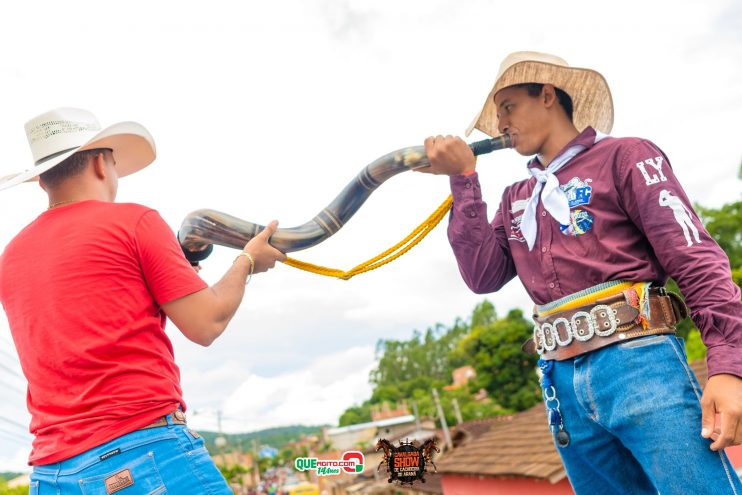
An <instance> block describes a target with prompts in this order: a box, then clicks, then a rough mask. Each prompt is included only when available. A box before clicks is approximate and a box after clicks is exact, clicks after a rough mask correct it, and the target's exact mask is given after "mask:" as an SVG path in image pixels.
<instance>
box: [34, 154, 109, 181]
mask: <svg viewBox="0 0 742 495" xmlns="http://www.w3.org/2000/svg"><path fill="white" fill-rule="evenodd" d="M106 151H113V150H111V149H110V148H96V149H92V150H85V151H78V152H77V153H74V154H73V155H72V156H69V157H68V158H67V159H65V160H64V161H63V162H61V163H59V164H58V165H55V166H54V167H52V168H50V169H49V170H47V171H46V172H44V173H42V174H41V175H40V176H39V178H40V179H41V181H42V182H43V183H44V184H45V185H47V186H49V187H56V186H58V185H59V184H61V183H62V182H64V181H65V180H67V179H69V178H70V177H74V176H76V175H78V174H80V173H81V172H82V171H83V170H85V167H86V166H87V165H88V162H89V161H90V159H91V158H94V157H95V156H97V155H98V154H99V153H105V152H106Z"/></svg>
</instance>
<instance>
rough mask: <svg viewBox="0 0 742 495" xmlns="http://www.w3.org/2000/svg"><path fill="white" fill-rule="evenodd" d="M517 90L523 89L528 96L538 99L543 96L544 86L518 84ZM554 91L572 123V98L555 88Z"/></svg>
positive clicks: (539, 84)
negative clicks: (537, 97)
mask: <svg viewBox="0 0 742 495" xmlns="http://www.w3.org/2000/svg"><path fill="white" fill-rule="evenodd" d="M515 87H516V88H523V89H525V90H526V91H527V92H528V96H533V97H536V96H538V95H540V94H541V90H542V89H543V87H544V85H543V84H541V83H523V84H516V85H515ZM554 91H555V92H556V95H557V100H558V101H559V104H560V105H561V106H562V108H563V109H564V113H566V114H567V118H569V121H570V122H572V113H573V107H572V98H571V97H570V96H569V95H568V94H567V93H565V92H564V91H562V90H561V89H559V88H557V87H554Z"/></svg>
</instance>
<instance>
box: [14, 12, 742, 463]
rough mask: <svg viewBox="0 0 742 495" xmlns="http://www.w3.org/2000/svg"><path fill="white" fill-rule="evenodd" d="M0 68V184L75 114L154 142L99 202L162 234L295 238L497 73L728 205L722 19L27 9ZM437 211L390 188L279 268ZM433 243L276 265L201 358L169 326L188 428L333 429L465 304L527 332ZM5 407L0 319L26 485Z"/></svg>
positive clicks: (730, 103)
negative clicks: (191, 230) (587, 111)
mask: <svg viewBox="0 0 742 495" xmlns="http://www.w3.org/2000/svg"><path fill="white" fill-rule="evenodd" d="M615 5H619V4H618V3H616V4H615ZM0 46H2V47H3V49H2V52H0V54H1V56H2V62H1V63H0V88H2V91H0V143H1V144H2V148H3V150H4V155H5V156H4V157H3V160H2V161H1V162H0V176H3V175H5V174H9V173H12V172H16V171H21V170H24V169H26V168H28V167H29V166H31V154H30V150H29V148H28V144H27V140H26V137H25V133H24V130H23V124H24V123H25V122H26V121H27V120H29V119H31V118H33V117H34V116H36V115H38V114H40V113H42V112H45V111H47V110H50V109H52V108H55V107H60V106H75V107H80V108H85V109H88V110H90V111H92V112H93V113H95V114H96V116H97V117H98V119H99V120H100V122H101V124H102V125H103V126H107V125H110V124H113V123H115V122H119V121H126V120H134V121H137V122H140V123H141V124H143V125H144V126H145V127H146V128H147V129H148V130H149V131H150V132H151V133H152V135H153V136H154V138H155V141H156V144H157V150H158V158H157V160H156V161H155V163H154V164H152V165H151V166H150V167H148V168H146V169H144V170H142V171H141V172H139V173H137V174H135V175H133V176H130V177H126V178H124V179H122V180H121V182H120V183H119V196H118V201H122V202H136V203H141V204H145V205H147V206H150V207H152V208H155V209H157V210H158V211H159V212H160V213H161V215H162V216H163V218H165V220H166V221H167V222H168V224H169V225H170V226H171V227H172V228H173V231H174V232H175V231H177V229H178V226H179V225H180V223H181V222H182V220H183V218H184V217H185V216H186V215H187V214H188V213H189V212H191V211H193V210H196V209H200V208H212V209H216V210H220V211H223V212H225V213H229V214H230V215H233V216H237V217H240V218H243V219H245V220H249V221H252V222H257V223H262V224H265V223H267V222H269V221H270V220H272V219H277V220H279V222H280V226H283V227H292V226H296V225H300V224H303V223H305V222H306V221H308V220H310V219H311V218H312V217H313V216H314V215H315V214H316V213H317V212H319V211H320V210H321V209H322V208H324V207H325V206H326V205H328V204H329V203H330V202H331V201H332V200H333V199H334V198H335V197H336V196H337V195H338V194H339V192H340V191H341V190H342V189H343V187H344V186H345V185H346V184H347V183H348V182H349V181H350V180H351V179H352V178H353V177H355V175H356V174H357V173H358V172H359V171H360V170H361V168H362V167H364V166H365V165H366V164H368V163H370V162H371V161H373V160H375V159H376V158H378V157H379V156H381V155H384V154H386V153H388V152H390V151H393V150H396V149H399V148H404V147H408V146H413V145H419V144H422V142H423V140H424V139H425V137H427V136H429V135H435V134H458V135H461V134H462V133H463V131H464V130H465V129H466V127H467V126H468V124H469V123H470V121H471V120H472V118H473V117H474V116H475V115H476V114H477V112H478V111H479V109H480V108H481V106H482V104H483V103H484V99H485V98H486V96H487V94H488V93H489V90H490V89H491V86H492V84H493V83H494V80H495V76H496V74H497V70H498V67H499V64H500V61H501V60H502V59H503V58H504V57H505V56H506V55H507V54H508V53H510V52H513V51H517V50H536V51H543V52H548V53H553V54H557V55H559V56H561V57H563V58H564V59H566V60H567V62H569V63H570V64H571V65H573V66H577V67H588V68H592V69H595V70H598V71H599V72H601V73H602V74H603V75H604V76H605V77H606V79H607V80H608V83H609V85H610V87H611V91H612V95H613V101H614V105H615V124H614V128H613V131H612V133H611V134H612V135H614V136H641V137H644V138H647V139H650V140H652V141H653V142H655V143H656V144H657V145H658V146H660V147H661V148H662V149H663V150H664V151H665V153H666V154H667V155H668V156H669V158H670V162H671V163H672V166H673V169H674V171H675V173H676V175H677V176H678V177H679V179H680V181H681V183H682V184H684V186H685V188H686V192H687V193H688V196H689V197H690V198H691V199H692V200H693V201H694V202H697V203H700V204H703V205H705V206H711V207H714V206H720V205H721V204H724V203H726V202H730V201H736V200H738V199H739V198H740V189H741V188H740V182H739V181H738V180H737V179H736V174H737V170H738V168H739V164H740V160H741V159H742V149H741V148H740V145H739V142H740V141H739V139H740V132H741V131H740V124H739V119H740V115H742V85H740V84H739V81H740V80H742V63H740V61H742V4H740V3H739V2H734V1H733V0H706V1H704V2H695V1H655V2H646V1H641V2H640V1H636V0H625V1H624V2H620V7H616V8H609V7H608V5H607V4H605V5H602V4H601V6H600V7H598V4H596V3H595V2H586V1H585V2H582V1H562V2H558V3H556V2H549V1H541V0H531V1H529V2H520V3H518V4H517V5H516V4H512V3H508V4H506V3H505V2H496V1H486V0H465V1H464V0H458V1H454V0H394V1H391V0H284V1H281V2H267V1H263V2H254V1H236V0H234V1H223V0H215V1H211V2H208V3H204V2H195V1H190V0H185V1H183V0H181V1H178V2H175V1H161V2H149V1H147V2H145V1H142V0H129V1H127V2H105V3H101V2H97V1H74V0H73V1H68V2H52V1H49V0H39V1H37V2H32V3H29V2H16V3H15V5H14V9H13V13H7V12H6V13H5V14H4V15H3V16H2V17H0ZM484 137H485V136H484V135H483V134H481V133H478V132H476V131H475V133H474V134H472V136H470V138H469V139H470V140H478V139H482V138H484ZM525 162H526V158H525V157H521V156H519V155H517V153H515V152H514V151H512V150H506V151H499V152H496V153H493V154H490V155H486V156H482V157H480V159H479V162H478V171H479V175H480V181H481V183H482V189H483V193H484V198H485V201H487V202H488V204H489V205H490V216H491V215H492V212H494V208H496V207H497V205H498V203H499V198H500V196H501V193H502V191H503V189H504V188H505V187H506V186H507V185H509V184H511V183H513V182H516V181H518V180H522V179H524V178H526V169H525ZM448 193H449V189H448V182H447V180H446V178H444V177H437V176H430V175H426V174H412V173H405V174H401V175H398V176H396V177H394V178H392V179H390V180H389V181H387V182H386V183H384V184H383V185H382V186H381V187H380V188H379V189H378V190H377V191H376V192H375V193H374V194H373V195H372V196H371V197H370V199H369V200H368V201H367V202H366V204H365V205H364V206H363V207H361V209H360V210H359V211H358V212H357V213H356V215H355V216H354V217H353V219H352V220H351V221H350V222H349V223H348V224H347V225H346V226H345V227H343V229H342V230H341V231H340V232H338V233H337V234H336V235H335V236H333V237H332V238H330V239H329V240H327V241H325V242H324V243H322V244H320V245H318V246H316V247H313V248H311V249H309V250H306V251H301V252H297V253H293V256H294V257H296V258H298V259H301V260H303V261H309V262H313V263H317V264H323V265H329V266H332V267H337V268H344V269H348V268H351V267H353V266H355V265H357V264H358V263H360V262H361V261H364V260H366V259H368V258H371V257H372V256H375V255H376V254H378V253H380V252H381V251H383V250H385V249H386V248H388V247H389V246H391V245H393V244H395V243H396V242H397V241H399V240H400V239H402V238H403V237H404V236H405V235H407V234H408V233H409V232H410V231H411V230H412V229H413V228H414V227H416V226H417V225H418V224H419V223H420V222H421V221H422V220H424V219H425V218H426V217H427V216H428V215H429V214H430V213H431V212H432V211H433V210H434V209H435V208H436V207H437V206H438V205H439V204H440V203H441V202H442V201H443V199H445V197H446V196H447V195H448ZM46 205H47V200H46V196H45V194H44V193H43V192H42V191H41V189H39V188H38V186H37V185H35V184H23V185H20V186H17V187H15V188H13V189H11V190H8V191H3V192H1V193H0V212H1V216H0V248H2V247H4V246H5V245H6V244H7V243H8V242H9V241H10V239H12V238H13V236H14V235H15V234H16V233H17V232H18V231H19V230H20V229H22V228H23V226H25V225H26V224H27V223H29V222H30V221H32V220H33V219H34V218H35V217H36V216H37V215H39V214H40V213H41V212H43V211H44V209H45V208H46ZM445 223H446V221H445V220H444V222H443V225H442V226H439V227H438V229H436V230H435V231H433V233H431V234H430V235H429V236H428V237H427V238H426V239H425V240H424V241H422V243H420V244H419V245H418V246H416V247H415V248H414V249H413V250H412V251H411V252H409V253H408V254H406V255H405V256H403V257H401V258H400V259H399V260H397V261H395V262H394V263H392V264H391V265H387V266H384V267H382V268H380V269H379V270H376V271H374V272H371V273H367V274H364V275H360V276H358V277H356V278H354V279H352V280H350V281H340V280H335V279H329V278H324V277H320V276H318V275H314V274H310V273H306V272H302V271H299V270H296V269H294V268H291V267H288V266H285V265H281V266H278V267H277V268H275V269H274V270H272V271H270V272H268V273H265V274H260V275H257V276H255V277H254V278H253V280H252V281H251V282H250V285H249V286H248V287H247V291H246V295H245V299H244V301H243V303H242V306H241V307H240V309H239V311H238V312H237V314H236V316H235V318H234V319H233V321H232V323H231V324H230V327H229V328H228V330H227V331H226V332H225V334H224V335H223V336H222V337H220V338H219V339H218V340H217V341H216V342H215V343H214V344H213V345H212V346H211V347H208V348H202V347H199V346H197V345H196V344H193V343H190V342H189V341H187V340H186V339H185V338H184V337H182V336H181V335H180V334H179V332H178V330H177V329H176V328H175V327H174V326H172V325H170V326H169V327H168V334H169V336H170V337H171V338H172V340H173V342H174V347H175V353H176V361H177V363H178V364H179V366H180V368H181V372H182V382H183V387H184V393H185V399H186V402H187V404H188V407H189V422H190V423H191V424H192V425H193V426H194V427H195V428H197V429H209V430H215V429H216V428H217V422H216V417H217V411H219V412H221V415H222V417H223V421H222V427H223V429H224V431H227V432H243V431H254V430H257V429H262V428H266V427H272V426H282V425H290V424H336V422H337V419H338V417H339V415H340V414H341V413H342V411H343V410H344V409H346V408H347V407H349V406H351V405H353V404H358V403H360V402H362V401H363V400H365V399H366V398H368V397H369V395H370V391H371V387H370V385H369V384H368V375H369V371H370V370H371V369H372V368H373V366H374V363H375V355H374V351H375V346H376V343H377V342H378V341H379V340H380V339H407V338H409V337H410V336H411V334H412V332H413V330H415V329H417V330H421V331H424V330H425V329H426V328H428V327H432V326H434V325H436V324H437V323H442V324H444V325H450V324H452V323H453V322H454V320H455V319H456V318H457V317H462V318H466V317H467V316H468V315H469V314H470V313H471V310H472V309H473V307H474V305H475V304H477V303H478V302H481V301H482V300H483V299H484V298H485V297H487V298H488V299H489V300H490V301H491V302H493V303H494V305H495V307H496V309H497V310H498V312H500V314H504V313H506V312H507V311H508V310H509V309H511V308H521V309H523V310H524V311H525V312H526V314H529V311H530V307H531V304H530V301H529V299H528V297H527V295H526V293H525V291H524V289H523V287H522V285H521V284H520V282H518V281H517V280H514V281H512V282H511V283H509V284H508V285H507V286H506V287H505V288H504V289H502V290H501V291H500V292H498V293H497V294H490V295H487V296H481V295H476V294H473V293H471V292H470V291H469V290H468V289H467V288H466V286H465V285H464V283H463V282H462V281H461V278H460V275H459V273H458V269H457V266H456V262H455V260H454V258H453V255H452V253H451V249H450V247H449V245H448V242H447V239H446V234H445V226H444V225H445ZM51 248H52V249H53V246H52V247H51ZM236 253H237V252H236V251H235V250H232V249H228V248H222V247H217V248H216V249H215V251H214V254H213V255H212V256H211V257H210V258H209V259H208V260H207V261H206V262H205V263H204V268H203V270H202V272H201V275H202V277H203V278H204V279H205V280H206V281H207V282H209V283H214V282H216V281H217V280H218V279H219V278H220V277H221V275H223V273H224V272H225V271H226V270H227V268H228V267H229V265H230V263H231V262H232V259H233V258H234V256H235V255H236ZM29 269H33V268H32V267H29ZM24 397H25V382H24V380H23V378H22V376H21V373H20V367H19V366H18V361H17V357H16V354H15V350H14V348H13V346H12V344H11V338H10V332H9V330H8V327H7V322H6V320H5V318H0V471H3V470H24V469H27V467H26V462H25V460H26V458H27V456H28V453H29V450H30V439H31V437H30V435H29V434H28V431H27V428H24V427H25V425H27V424H28V421H29V416H28V414H27V413H26V410H25V399H24Z"/></svg>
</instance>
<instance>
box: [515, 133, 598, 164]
mask: <svg viewBox="0 0 742 495" xmlns="http://www.w3.org/2000/svg"><path fill="white" fill-rule="evenodd" d="M595 136H596V132H595V129H593V128H592V127H590V126H588V127H586V128H585V129H584V130H583V131H582V132H581V133H579V134H578V135H577V137H575V138H574V139H573V140H572V141H570V142H568V143H567V144H565V145H564V147H563V148H562V149H561V150H559V153H557V154H556V156H554V160H556V159H557V158H559V156H560V155H562V154H563V153H564V152H565V151H567V150H568V149H570V148H571V147H572V146H575V145H580V146H584V147H585V149H587V150H589V149H590V148H592V147H593V146H594V145H595ZM526 167H527V168H534V167H535V168H539V169H543V168H544V166H543V165H542V164H541V162H540V161H539V159H538V155H536V156H534V157H533V158H531V159H530V160H528V163H527V165H526Z"/></svg>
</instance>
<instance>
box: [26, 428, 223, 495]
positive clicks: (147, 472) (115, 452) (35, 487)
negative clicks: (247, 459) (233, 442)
mask: <svg viewBox="0 0 742 495" xmlns="http://www.w3.org/2000/svg"><path fill="white" fill-rule="evenodd" d="M168 423H171V420H170V417H168ZM107 489H108V490H107ZM107 493H113V494H119V493H120V494H121V495H162V494H166V493H169V494H170V495H201V494H207V495H232V490H231V489H230V488H229V487H228V486H227V482H226V481H225V480H224V477H222V475H221V473H220V472H219V470H217V468H216V466H215V465H214V462H213V461H212V460H211V457H210V456H209V452H208V451H207V450H206V448H205V447H204V441H203V439H202V438H201V437H200V436H198V435H197V434H195V433H194V432H192V431H191V430H189V429H188V427H187V426H184V425H173V424H168V426H161V427H158V428H150V429H146V430H137V431H134V432H132V433H129V434H126V435H123V436H121V437H119V438H116V439H115V440H112V441H110V442H107V443H105V444H103V445H100V446H98V447H95V448H93V449H90V450H88V451H87V452H84V453H82V454H79V455H77V456H75V457H72V458H70V459H67V460H64V461H62V462H57V463H53V464H46V465H43V466H34V470H33V473H32V474H31V487H30V495H72V494H75V495H107Z"/></svg>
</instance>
